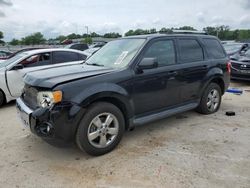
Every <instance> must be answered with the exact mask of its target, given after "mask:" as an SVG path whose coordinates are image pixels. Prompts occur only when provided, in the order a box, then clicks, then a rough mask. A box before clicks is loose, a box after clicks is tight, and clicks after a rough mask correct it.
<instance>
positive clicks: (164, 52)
mask: <svg viewBox="0 0 250 188" xmlns="http://www.w3.org/2000/svg"><path fill="white" fill-rule="evenodd" d="M144 57H151V58H157V60H158V65H159V66H165V65H171V64H174V63H175V49H174V43H173V41H172V40H163V41H157V42H154V43H153V44H152V45H151V46H150V47H149V48H148V49H147V51H146V53H145V54H144Z"/></svg>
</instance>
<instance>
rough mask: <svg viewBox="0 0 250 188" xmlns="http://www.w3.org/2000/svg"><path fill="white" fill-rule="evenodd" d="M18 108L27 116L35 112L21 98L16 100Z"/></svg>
mask: <svg viewBox="0 0 250 188" xmlns="http://www.w3.org/2000/svg"><path fill="white" fill-rule="evenodd" d="M16 106H17V108H18V109H19V110H20V111H23V112H25V113H26V114H31V113H32V112H33V110H32V109H30V108H29V107H28V106H27V105H26V104H25V103H24V102H23V100H22V99H21V98H18V99H16Z"/></svg>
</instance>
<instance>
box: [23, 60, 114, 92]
mask: <svg viewBox="0 0 250 188" xmlns="http://www.w3.org/2000/svg"><path fill="white" fill-rule="evenodd" d="M112 71H114V69H110V68H107V67H98V66H92V65H86V64H78V65H69V66H68V65H67V66H61V67H55V68H48V69H43V70H40V71H33V72H29V73H27V74H26V75H25V76H24V82H25V83H26V84H28V85H31V86H36V87H44V88H53V87H55V86H56V85H58V84H61V83H66V82H69V81H73V80H78V79H82V78H88V77H93V76H97V75H101V74H105V73H109V72H112Z"/></svg>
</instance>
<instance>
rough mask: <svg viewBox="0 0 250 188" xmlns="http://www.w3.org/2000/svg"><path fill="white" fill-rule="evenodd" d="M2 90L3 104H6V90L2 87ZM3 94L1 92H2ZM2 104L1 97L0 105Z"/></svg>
mask: <svg viewBox="0 0 250 188" xmlns="http://www.w3.org/2000/svg"><path fill="white" fill-rule="evenodd" d="M0 92H1V93H2V95H3V102H2V104H5V103H6V96H5V93H4V91H3V90H2V89H0ZM0 95H1V94H0ZM2 104H1V99H0V106H1V105H2Z"/></svg>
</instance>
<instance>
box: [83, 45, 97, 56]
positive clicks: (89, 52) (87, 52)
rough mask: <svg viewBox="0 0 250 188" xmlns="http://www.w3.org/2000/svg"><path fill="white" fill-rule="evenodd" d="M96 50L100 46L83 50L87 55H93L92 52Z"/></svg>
mask: <svg viewBox="0 0 250 188" xmlns="http://www.w3.org/2000/svg"><path fill="white" fill-rule="evenodd" d="M98 50H100V48H99V47H95V48H89V49H87V50H84V52H85V53H86V54H88V56H91V55H93V54H94V53H96V52H97V51H98Z"/></svg>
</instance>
